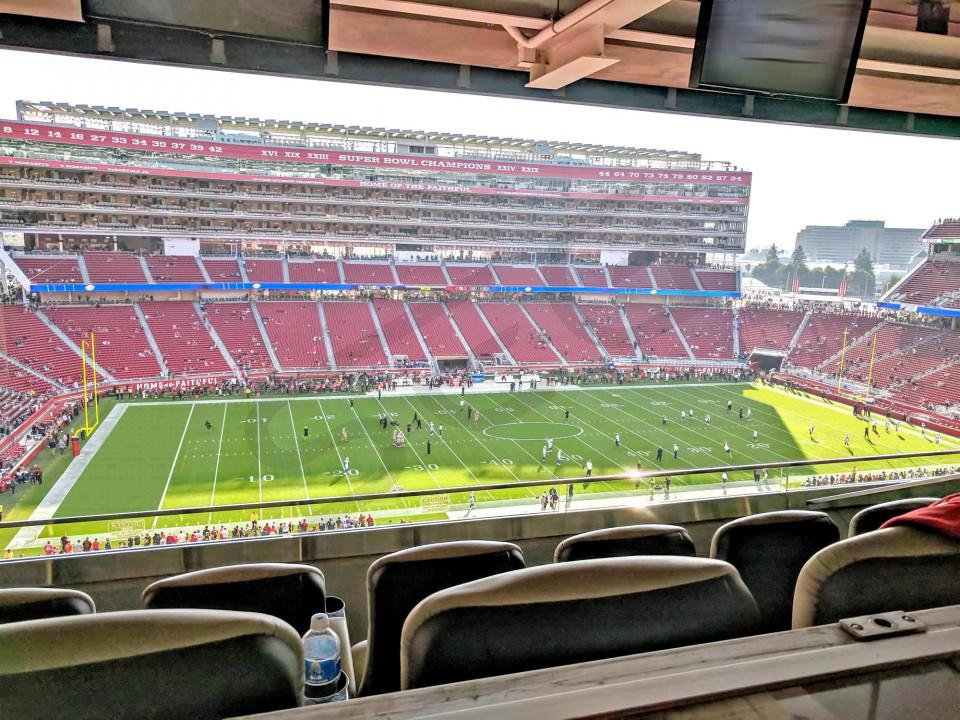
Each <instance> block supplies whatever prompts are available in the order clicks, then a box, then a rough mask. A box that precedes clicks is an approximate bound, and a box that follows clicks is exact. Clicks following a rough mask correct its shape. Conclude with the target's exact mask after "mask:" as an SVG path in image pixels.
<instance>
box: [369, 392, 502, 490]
mask: <svg viewBox="0 0 960 720" xmlns="http://www.w3.org/2000/svg"><path fill="white" fill-rule="evenodd" d="M403 399H404V400H406V401H407V405H409V406H410V409H411V410H413V411H414V412H415V413H418V414H419V412H420V411H419V410H418V409H417V407H416V406H415V405H414V404H413V403H412V402H410V398H408V397H407V396H404V398H403ZM380 404H381V405H383V403H380ZM383 409H384V410H386V407H384V408H383ZM440 442H442V443H443V446H444V447H445V448H447V450H449V451H450V454H451V455H453V456H454V457H455V458H456V459H457V462H458V463H460V464H461V465H463V467H464V469H465V470H466V471H467V472H468V473H470V476H471V477H472V478H473V479H474V480H476V481H477V483H478V484H481V485H482V484H483V482H482V481H481V480H480V478H478V477H477V476H476V474H474V472H473V468H472V467H470V466H469V465H467V464H466V463H465V462H464V461H463V459H462V458H461V457H460V456H459V455H457V452H456V450H454V449H453V448H452V447H450V443H448V442H447V441H446V440H444V439H443V436H442V435H441V436H440ZM410 449H411V450H413V454H414V455H416V456H417V459H418V460H420V464H421V465H423V466H424V467H425V468H426V467H427V464H428V463H424V462H423V460H422V459H420V453H418V452H417V450H416V448H415V447H413V445H411V446H410ZM428 472H430V475H431V476H432V475H433V472H432V471H430V470H428ZM514 477H516V475H514ZM434 483H435V484H436V485H437V487H439V488H441V489H442V488H443V486H442V485H440V483H438V482H437V481H436V478H434Z"/></svg>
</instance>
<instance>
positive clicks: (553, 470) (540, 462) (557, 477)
mask: <svg viewBox="0 0 960 720" xmlns="http://www.w3.org/2000/svg"><path fill="white" fill-rule="evenodd" d="M508 397H509V395H508ZM516 397H517V398H519V394H517V395H516ZM488 399H489V400H490V401H491V402H493V403H494V404H495V405H496V406H497V407H504V406H503V405H501V404H500V403H498V402H497V401H496V400H495V399H494V397H493V395H490V396H488ZM521 402H522V401H521ZM523 404H524V405H525V406H527V407H528V408H529V407H530V406H529V405H527V403H523ZM530 409H531V410H533V411H534V412H535V413H537V415H539V416H540V417H542V418H544V419H545V420H546V421H547V422H550V423H553V421H552V420H550V419H549V418H548V417H547V415H545V414H544V413H542V412H540V411H539V410H536V409H535V408H530ZM490 427H495V426H494V425H493V423H491V424H490ZM581 430H582V428H581ZM564 439H569V440H576V441H578V442H580V443H581V444H582V445H584V447H586V448H587V451H588V452H589V451H591V450H593V451H595V452H596V453H597V454H598V455H599V456H600V457H603V458H606V459H607V461H608V462H610V463H611V464H612V465H613V466H614V467H615V468H619V469H620V470H623V468H622V467H621V465H620V463H618V462H616V461H614V460H612V459H611V458H609V457H607V456H606V455H604V454H603V453H602V452H600V451H599V450H597V449H596V448H591V447H590V444H589V443H587V441H586V440H581V439H580V438H579V437H577V436H573V437H570V438H564ZM512 442H513V443H514V444H515V445H516V446H517V447H518V448H520V450H522V451H523V452H525V453H526V454H527V455H529V456H530V457H531V458H533V460H534V461H535V462H536V463H537V464H538V465H540V466H541V467H548V466H549V458H548V459H547V460H542V459H539V458H537V456H536V455H534V454H533V453H531V452H530V451H529V450H527V449H526V448H524V447H523V446H522V445H521V444H520V443H519V442H517V441H516V440H513V441H512ZM556 445H557V448H558V449H559V447H560V443H559V441H557V442H556ZM572 454H573V453H567V455H568V456H570V455H572ZM588 459H589V458H588ZM557 467H558V466H557V465H553V466H552V468H551V470H550V472H551V473H552V474H553V477H552V478H551V479H553V480H559V481H561V482H565V481H568V480H569V478H565V477H561V476H560V475H558V474H557V470H556V469H557ZM599 484H600V483H597V484H596V485H597V486H599ZM602 484H603V485H605V486H606V487H607V488H608V489H609V490H610V491H611V492H617V490H616V488H614V487H613V486H612V485H611V484H610V483H608V482H606V481H603V483H602Z"/></svg>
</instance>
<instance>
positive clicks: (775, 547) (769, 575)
mask: <svg viewBox="0 0 960 720" xmlns="http://www.w3.org/2000/svg"><path fill="white" fill-rule="evenodd" d="M839 539H840V530H839V528H837V526H836V525H835V524H834V522H833V520H831V519H830V516H829V515H827V514H826V513H822V512H809V511H806V510H783V511H779V512H770V513H761V514H759V515H748V516H747V517H742V518H738V519H737V520H733V521H732V522H728V523H727V524H726V525H723V526H722V527H720V528H719V529H718V530H717V532H716V533H714V535H713V541H712V542H711V543H710V557H712V558H717V559H718V560H726V561H727V562H728V563H730V564H731V565H733V566H734V567H735V568H736V569H737V570H738V571H739V573H740V577H741V578H742V579H743V582H744V584H745V585H746V586H747V587H748V588H750V592H751V593H752V594H753V597H754V599H755V600H756V601H757V607H758V608H760V616H761V618H762V623H761V626H762V629H761V630H760V632H778V631H780V630H789V629H790V620H791V613H792V607H793V589H794V587H795V586H796V583H797V576H798V575H799V574H800V568H802V567H803V564H804V563H805V562H806V561H807V560H809V559H810V558H811V557H812V556H813V554H814V553H815V552H817V551H818V550H821V549H823V548H825V547H826V546H827V545H830V544H831V543H835V542H837V541H838V540H839Z"/></svg>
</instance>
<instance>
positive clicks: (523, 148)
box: [0, 101, 751, 265]
mask: <svg viewBox="0 0 960 720" xmlns="http://www.w3.org/2000/svg"><path fill="white" fill-rule="evenodd" d="M17 115H18V120H17V121H16V122H12V121H8V122H3V123H2V124H0V167H2V170H0V173H2V175H0V203H2V204H0V227H2V228H3V229H4V231H5V232H6V233H7V238H8V239H7V244H10V243H11V239H10V235H9V233H23V237H24V241H25V244H26V247H27V248H29V249H35V250H61V249H63V250H69V249H80V248H88V249H92V248H97V247H101V248H104V249H114V248H115V247H116V248H120V247H123V248H127V249H130V250H141V251H148V252H156V251H160V250H164V251H166V252H167V253H168V254H170V253H191V254H196V253H197V252H199V251H201V250H202V252H204V253H210V252H228V251H233V252H236V251H238V250H242V251H245V252H285V253H326V254H328V255H333V256H343V255H348V254H352V255H353V256H354V257H377V256H385V255H398V256H401V257H402V256H403V255H404V253H407V254H409V257H417V256H419V257H421V258H428V257H429V258H434V257H436V258H447V259H463V258H469V259H483V258H497V257H500V258H504V259H512V260H523V261H531V260H532V261H543V260H549V261H552V262H557V261H561V262H570V261H573V260H587V261H593V262H596V261H603V262H604V263H606V264H611V265H622V264H627V263H628V262H630V263H631V264H650V263H651V262H654V261H658V260H674V261H677V260H679V261H682V262H684V263H685V264H700V265H703V264H704V263H705V262H706V261H707V259H708V258H709V259H710V260H711V261H712V262H717V261H719V262H723V261H725V260H726V261H729V260H732V258H733V257H734V256H735V255H736V254H737V253H739V252H742V251H743V248H744V241H745V233H746V224H747V216H748V208H749V201H750V181H751V176H750V173H749V172H745V171H743V170H741V169H739V168H737V167H735V166H734V165H732V164H731V163H728V162H711V161H705V160H703V159H702V158H701V157H700V155H698V154H695V153H689V152H673V151H664V150H651V149H642V148H628V147H610V146H596V145H586V144H576V143H559V142H549V141H536V140H529V139H514V138H496V137H482V136H465V135H457V134H449V133H439V132H418V131H407V130H390V129H380V128H366V127H341V126H332V125H320V124H312V123H296V122H284V121H275V120H255V119H250V118H228V117H222V118H215V117H209V116H198V115H187V114H171V113H164V112H153V111H140V110H121V109H119V108H94V107H85V106H70V105H60V104H56V103H41V102H25V101H21V102H19V103H18V105H17ZM184 241H186V242H184Z"/></svg>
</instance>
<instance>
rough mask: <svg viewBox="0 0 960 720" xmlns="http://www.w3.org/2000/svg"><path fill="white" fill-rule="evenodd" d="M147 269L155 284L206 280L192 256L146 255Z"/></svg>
mask: <svg viewBox="0 0 960 720" xmlns="http://www.w3.org/2000/svg"><path fill="white" fill-rule="evenodd" d="M146 261H147V268H149V270H150V275H151V276H152V277H153V281H154V282H155V283H202V282H206V281H207V279H206V278H205V277H204V276H203V271H201V270H200V266H199V265H198V264H197V258H195V257H193V256H192V255H148V256H147V258H146Z"/></svg>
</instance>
